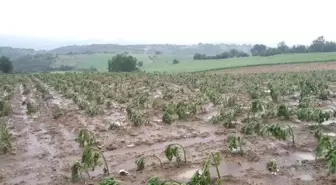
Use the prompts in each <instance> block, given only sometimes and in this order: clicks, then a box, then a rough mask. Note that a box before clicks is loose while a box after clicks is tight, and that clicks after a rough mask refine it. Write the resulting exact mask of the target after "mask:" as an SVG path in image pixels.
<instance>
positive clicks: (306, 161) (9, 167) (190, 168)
mask: <svg viewBox="0 0 336 185" xmlns="http://www.w3.org/2000/svg"><path fill="white" fill-rule="evenodd" d="M335 65H336V64H335ZM30 85H31V86H32V87H33V83H30ZM32 89H33V88H32ZM49 90H50V93H51V94H52V95H53V98H52V99H48V100H46V101H44V100H43V99H42V98H41V97H42V96H41V93H40V92H38V91H36V90H34V92H32V93H30V94H28V95H22V87H21V86H17V88H16V91H15V95H14V97H13V99H12V100H11V103H12V107H13V115H12V116H11V118H10V120H9V128H10V133H12V140H13V145H14V149H13V150H12V151H11V152H10V153H7V154H5V155H0V169H1V171H0V182H1V183H0V184H6V185H16V184H22V185H24V184H27V185H34V184H41V185H44V184H46V185H47V184H48V185H62V184H64V185H65V184H78V185H80V184H89V183H93V184H97V182H98V181H99V179H101V178H102V177H103V169H102V168H97V169H96V170H95V171H94V172H90V176H91V178H90V179H88V178H87V177H85V176H84V175H83V180H80V181H79V182H76V183H73V182H71V180H70V177H71V170H70V167H71V165H72V164H73V163H74V162H76V161H77V160H79V159H80V156H81V152H82V149H81V148H79V146H78V143H76V142H75V137H76V131H77V130H78V129H79V128H80V127H82V126H85V127H87V128H88V129H90V130H91V131H93V132H95V133H96V134H97V137H98V140H99V142H100V147H101V149H102V151H103V153H104V155H105V157H106V159H107V162H108V165H109V168H110V171H111V176H114V177H115V178H116V179H118V180H119V181H121V184H125V185H140V184H145V182H146V181H147V180H148V179H149V178H150V177H152V176H158V177H165V178H173V179H176V180H178V181H181V182H186V181H187V180H188V179H190V177H191V176H192V175H193V174H194V172H195V171H196V170H199V169H201V166H202V162H203V159H204V157H205V156H206V155H207V154H208V153H209V152H217V151H219V152H220V154H221V163H220V166H219V170H220V175H221V177H222V179H223V183H222V184H226V185H227V184H229V185H242V184H244V185H245V184H251V185H252V184H255V185H257V184H258V185H269V184H277V185H306V184H326V185H331V184H336V177H335V176H332V175H328V174H327V172H326V170H325V163H324V162H323V161H315V156H314V148H315V147H316V142H315V139H314V137H313V133H312V130H310V127H309V123H304V122H300V123H294V122H288V121H287V122H286V123H287V124H290V125H292V126H293V129H294V133H295V136H296V140H295V141H296V143H295V146H292V145H291V141H290V140H288V141H279V140H275V139H272V138H262V137H260V136H246V137H244V145H243V148H244V154H243V155H237V154H231V153H230V152H228V149H227V148H228V144H227V136H228V135H229V134H232V133H235V132H236V130H235V129H225V128H224V127H223V126H222V125H212V124H209V123H208V121H207V117H209V115H204V119H199V120H197V121H179V122H175V123H174V124H172V125H167V124H163V123H162V121H161V119H160V118H159V117H154V118H153V119H151V121H150V123H149V124H148V125H142V126H140V127H135V126H132V125H130V122H129V121H128V120H127V118H126V113H125V112H124V111H122V109H120V107H114V108H112V109H110V110H108V111H106V112H105V114H104V115H98V116H95V117H88V116H87V115H85V114H84V113H83V111H80V110H79V109H78V107H77V106H76V105H75V104H74V103H73V102H71V101H69V100H66V99H64V98H63V96H61V95H60V94H58V93H57V92H55V91H53V89H49ZM26 98H30V99H33V100H34V101H35V102H36V103H37V104H38V105H39V110H40V111H39V112H38V113H36V114H34V115H33V116H27V115H26V111H27V110H26V106H25V105H22V102H23V101H24V100H25V99H26ZM55 105H58V106H61V107H62V108H64V109H65V110H66V113H65V114H64V115H62V116H61V117H59V118H58V119H53V116H52V108H53V106H55ZM213 111H218V110H213ZM209 114H212V113H209ZM210 117H211V116H210ZM111 125H112V126H111ZM118 125H121V126H118ZM324 126H325V130H326V132H327V133H336V127H335V126H334V124H333V123H332V122H330V123H329V122H328V123H326V124H324ZM171 143H179V144H181V145H183V146H184V148H185V150H186V155H187V162H186V163H181V164H180V166H177V163H176V162H174V161H173V162H168V160H167V159H166V158H165V156H164V149H165V147H166V146H167V145H168V144H171ZM153 154H155V155H157V156H158V157H159V158H160V159H161V160H162V162H163V167H161V166H160V164H159V163H158V161H157V159H155V158H146V166H145V169H144V170H143V171H137V170H136V165H135V163H134V162H135V160H136V158H138V157H139V156H142V155H145V156H151V155H153ZM269 159H275V160H276V161H277V164H278V168H279V172H278V173H277V175H272V174H271V173H270V172H269V171H267V170H266V163H267V161H268V160H269ZM120 170H126V171H128V172H129V173H130V174H129V175H126V176H122V175H120V174H119V171H120ZM211 173H212V175H213V177H214V178H215V174H216V173H215V169H214V168H213V167H212V168H211Z"/></svg>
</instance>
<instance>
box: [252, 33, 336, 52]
mask: <svg viewBox="0 0 336 185" xmlns="http://www.w3.org/2000/svg"><path fill="white" fill-rule="evenodd" d="M335 51H336V42H332V41H326V40H325V38H324V37H323V36H320V37H318V38H317V39H315V40H313V41H312V43H311V44H310V45H309V46H305V45H294V46H292V47H289V46H288V45H286V43H285V42H284V41H282V42H279V44H278V46H277V47H274V48H272V47H267V46H266V45H264V44H256V45H254V46H253V47H252V49H251V54H252V56H272V55H278V54H284V53H315V52H335Z"/></svg>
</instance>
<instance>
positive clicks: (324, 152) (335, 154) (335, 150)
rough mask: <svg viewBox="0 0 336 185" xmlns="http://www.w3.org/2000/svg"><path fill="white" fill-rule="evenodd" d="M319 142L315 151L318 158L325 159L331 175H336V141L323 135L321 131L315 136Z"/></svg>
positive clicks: (317, 131)
mask: <svg viewBox="0 0 336 185" xmlns="http://www.w3.org/2000/svg"><path fill="white" fill-rule="evenodd" d="M314 136H315V138H316V140H317V146H316V149H315V153H316V158H318V157H324V158H325V160H326V161H327V165H326V168H327V169H328V171H329V172H330V173H336V144H335V141H334V140H333V139H332V138H330V137H329V136H327V135H323V134H322V131H321V130H320V129H317V130H316V131H315V134H314Z"/></svg>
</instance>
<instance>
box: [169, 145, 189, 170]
mask: <svg viewBox="0 0 336 185" xmlns="http://www.w3.org/2000/svg"><path fill="white" fill-rule="evenodd" d="M179 148H181V149H182V150H183V155H184V162H187V156H186V153H185V150H184V147H183V146H182V145H180V144H177V143H176V144H169V145H167V146H166V149H165V151H164V152H165V155H166V157H167V159H168V160H169V161H172V160H173V158H174V157H175V158H176V162H177V164H178V165H179V164H180V162H181V156H180V152H179Z"/></svg>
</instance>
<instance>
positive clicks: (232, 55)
mask: <svg viewBox="0 0 336 185" xmlns="http://www.w3.org/2000/svg"><path fill="white" fill-rule="evenodd" d="M230 53H231V57H238V54H239V51H238V50H236V49H231V50H230Z"/></svg>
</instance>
